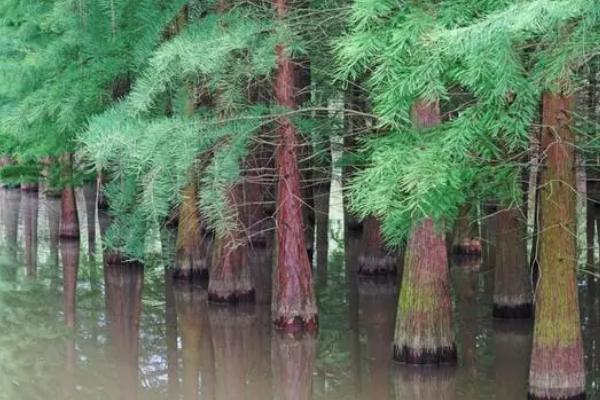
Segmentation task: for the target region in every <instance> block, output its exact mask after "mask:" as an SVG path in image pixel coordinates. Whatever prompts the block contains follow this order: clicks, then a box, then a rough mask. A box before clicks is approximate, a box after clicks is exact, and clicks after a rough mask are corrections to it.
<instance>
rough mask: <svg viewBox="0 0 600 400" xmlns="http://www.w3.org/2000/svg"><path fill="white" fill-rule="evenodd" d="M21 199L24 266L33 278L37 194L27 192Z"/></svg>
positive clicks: (36, 234) (37, 207)
mask: <svg viewBox="0 0 600 400" xmlns="http://www.w3.org/2000/svg"><path fill="white" fill-rule="evenodd" d="M22 199H23V206H24V207H23V238H24V239H25V265H26V267H27V275H28V276H35V274H36V273H37V259H38V254H37V252H38V209H39V200H38V192H33V191H32V192H27V193H25V194H24V195H23V196H22Z"/></svg>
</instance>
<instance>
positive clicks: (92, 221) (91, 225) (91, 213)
mask: <svg viewBox="0 0 600 400" xmlns="http://www.w3.org/2000/svg"><path fill="white" fill-rule="evenodd" d="M83 196H84V199H85V209H86V217H87V233H88V256H89V258H90V260H92V259H93V257H94V254H95V253H96V182H91V183H87V184H86V185H85V186H84V187H83Z"/></svg>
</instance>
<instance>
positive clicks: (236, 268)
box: [208, 184, 255, 303]
mask: <svg viewBox="0 0 600 400" xmlns="http://www.w3.org/2000/svg"><path fill="white" fill-rule="evenodd" d="M228 201H229V204H230V207H232V208H234V209H235V210H236V212H237V214H238V216H240V217H241V218H240V219H239V221H240V223H241V225H242V226H241V227H236V230H234V231H231V232H228V233H227V234H226V235H225V236H218V237H216V238H215V246H214V249H213V252H214V253H213V261H212V269H211V272H210V281H209V282H208V300H209V301H211V302H217V303H238V302H252V301H254V294H255V290H254V282H253V280H252V271H251V270H250V264H249V263H248V247H249V246H248V238H247V237H246V236H244V232H243V231H242V229H243V225H244V223H243V219H244V206H243V204H244V188H243V185H241V184H237V185H234V186H233V187H232V188H230V189H229V191H228Z"/></svg>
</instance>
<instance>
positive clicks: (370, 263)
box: [358, 217, 397, 275]
mask: <svg viewBox="0 0 600 400" xmlns="http://www.w3.org/2000/svg"><path fill="white" fill-rule="evenodd" d="M362 235H363V247H362V252H361V254H360V256H359V257H358V273H359V274H361V275H389V274H394V273H396V261H397V260H396V256H395V254H394V252H393V251H391V250H390V249H388V248H387V247H386V246H385V243H384V241H383V237H382V235H381V225H380V223H379V221H378V220H377V218H375V217H369V218H367V219H365V220H364V221H363V230H362Z"/></svg>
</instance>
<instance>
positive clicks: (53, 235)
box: [46, 198, 60, 266]
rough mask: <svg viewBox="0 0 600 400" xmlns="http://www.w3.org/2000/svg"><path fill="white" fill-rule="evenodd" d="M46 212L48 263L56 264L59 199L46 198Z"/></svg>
mask: <svg viewBox="0 0 600 400" xmlns="http://www.w3.org/2000/svg"><path fill="white" fill-rule="evenodd" d="M46 212H47V213H48V247H49V250H50V257H49V259H50V265H52V266H58V241H59V229H60V200H59V199H56V198H46Z"/></svg>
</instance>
